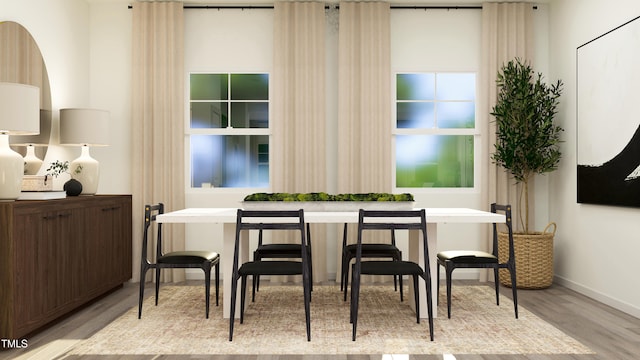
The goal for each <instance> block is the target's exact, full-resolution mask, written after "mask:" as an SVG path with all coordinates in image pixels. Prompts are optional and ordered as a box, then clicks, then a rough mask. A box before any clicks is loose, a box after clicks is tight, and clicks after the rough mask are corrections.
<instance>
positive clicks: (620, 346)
mask: <svg viewBox="0 0 640 360" xmlns="http://www.w3.org/2000/svg"><path fill="white" fill-rule="evenodd" d="M458 283H468V284H469V283H472V282H469V281H458ZM136 285H137V284H125V285H124V287H123V288H122V289H119V290H117V291H115V292H113V293H111V294H109V295H108V296H105V297H103V298H102V299H99V300H98V301H96V302H94V303H92V304H90V305H89V306H87V307H85V308H84V309H82V310H80V311H78V312H76V313H75V314H73V315H71V316H68V317H67V318H65V319H63V320H61V321H58V322H57V323H56V324H55V325H52V326H50V327H49V328H48V329H46V330H44V331H41V332H39V333H37V334H35V335H32V336H30V337H29V338H28V347H27V348H26V349H13V350H3V351H0V359H46V360H50V359H65V360H78V359H82V360H86V359H98V360H115V359H124V360H134V359H140V360H149V359H176V360H178V359H210V360H240V359H249V360H263V359H264V360H297V359H301V360H316V359H325V358H329V356H323V355H313V356H309V355H306V356H298V355H296V356H293V355H286V356H282V355H281V356H268V355H255V356H246V355H242V356H241V355H236V356H231V355H202V356H189V355H183V356H180V355H178V356H176V355H173V356H166V355H164V356H163V355H157V356H132V355H128V356H126V355H123V356H68V355H64V354H65V352H66V351H67V350H68V349H69V348H70V347H71V346H73V344H74V343H75V342H76V341H77V339H84V338H88V337H90V336H91V335H92V334H94V333H95V332H96V331H98V330H99V329H101V328H102V327H104V326H105V325H106V324H108V323H110V322H111V321H112V320H114V319H115V318H117V317H118V316H120V315H121V314H123V313H124V312H125V311H126V310H128V309H130V308H131V307H134V306H137V291H138V287H137V286H136ZM147 293H150V291H149V292H147ZM501 293H502V294H504V295H507V296H508V295H509V294H510V289H506V288H503V289H501ZM518 300H519V301H518V303H519V305H520V306H523V307H525V308H527V309H528V310H529V311H531V312H533V313H535V314H536V315H538V316H539V317H541V318H542V319H544V320H546V321H548V322H549V323H551V324H553V325H554V326H556V327H557V328H559V329H560V330H562V331H564V332H565V333H566V334H568V335H570V336H572V337H573V338H575V339H576V340H578V341H580V342H582V343H583V344H584V345H586V346H588V347H589V348H591V349H592V350H593V351H595V352H596V353H597V354H596V355H545V354H535V355H492V354H485V355H464V354H453V357H451V356H450V355H447V356H444V355H412V356H407V355H404V356H402V355H400V356H393V358H392V357H389V356H387V357H384V358H383V356H382V355H357V356H356V355H343V356H335V357H333V358H335V359H343V360H365V359H383V360H413V359H415V360H419V359H424V360H435V359H443V360H486V359H496V360H498V359H499V360H506V359H509V360H568V359H573V360H576V359H577V360H587V359H589V360H627V359H628V360H632V359H633V360H635V359H639V358H640V319H638V318H635V317H633V316H630V315H627V314H625V313H622V312H620V311H617V310H615V309H612V308H610V307H608V306H605V305H603V304H601V303H598V302H596V301H594V300H592V299H590V298H587V297H585V296H582V295H580V294H578V293H576V292H574V291H571V290H569V289H566V288H564V287H561V286H555V285H554V286H552V287H551V288H549V289H546V290H519V291H518ZM478 336H482V334H478Z"/></svg>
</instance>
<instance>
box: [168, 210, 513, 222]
mask: <svg viewBox="0 0 640 360" xmlns="http://www.w3.org/2000/svg"><path fill="white" fill-rule="evenodd" d="M420 209H421V208H415V209H414V210H420ZM237 212H238V209H237V208H187V209H182V210H177V211H172V212H168V213H165V214H162V215H159V216H158V217H157V221H158V222H162V223H235V222H236V216H237ZM425 212H426V215H427V222H428V223H503V222H505V217H504V215H503V214H494V213H491V212H487V211H481V210H475V209H468V208H425ZM304 218H305V222H308V223H357V222H358V212H357V211H341V212H334V211H305V212H304Z"/></svg>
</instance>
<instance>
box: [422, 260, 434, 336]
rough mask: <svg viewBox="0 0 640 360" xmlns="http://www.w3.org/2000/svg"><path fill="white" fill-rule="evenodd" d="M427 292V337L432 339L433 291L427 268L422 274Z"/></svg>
mask: <svg viewBox="0 0 640 360" xmlns="http://www.w3.org/2000/svg"><path fill="white" fill-rule="evenodd" d="M423 277H424V282H425V288H426V289H425V290H426V292H427V315H428V317H429V337H430V338H431V341H433V292H432V291H431V272H430V270H429V269H428V268H427V269H425V272H424V274H423Z"/></svg>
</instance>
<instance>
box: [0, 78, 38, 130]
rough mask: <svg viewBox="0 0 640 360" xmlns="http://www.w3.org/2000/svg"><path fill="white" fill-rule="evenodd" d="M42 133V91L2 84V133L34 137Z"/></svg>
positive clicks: (0, 86)
mask: <svg viewBox="0 0 640 360" xmlns="http://www.w3.org/2000/svg"><path fill="white" fill-rule="evenodd" d="M39 132H40V89H39V88H38V87H36V86H32V85H25V84H17V83H6V82H0V133H2V134H9V135H34V134H38V133H39Z"/></svg>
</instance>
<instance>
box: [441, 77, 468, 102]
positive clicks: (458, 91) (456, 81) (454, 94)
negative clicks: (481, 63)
mask: <svg viewBox="0 0 640 360" xmlns="http://www.w3.org/2000/svg"><path fill="white" fill-rule="evenodd" d="M437 88H438V90H437V93H438V96H437V98H438V100H475V99H476V75H475V74H474V73H464V74H449V73H444V74H438V84H437Z"/></svg>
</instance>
